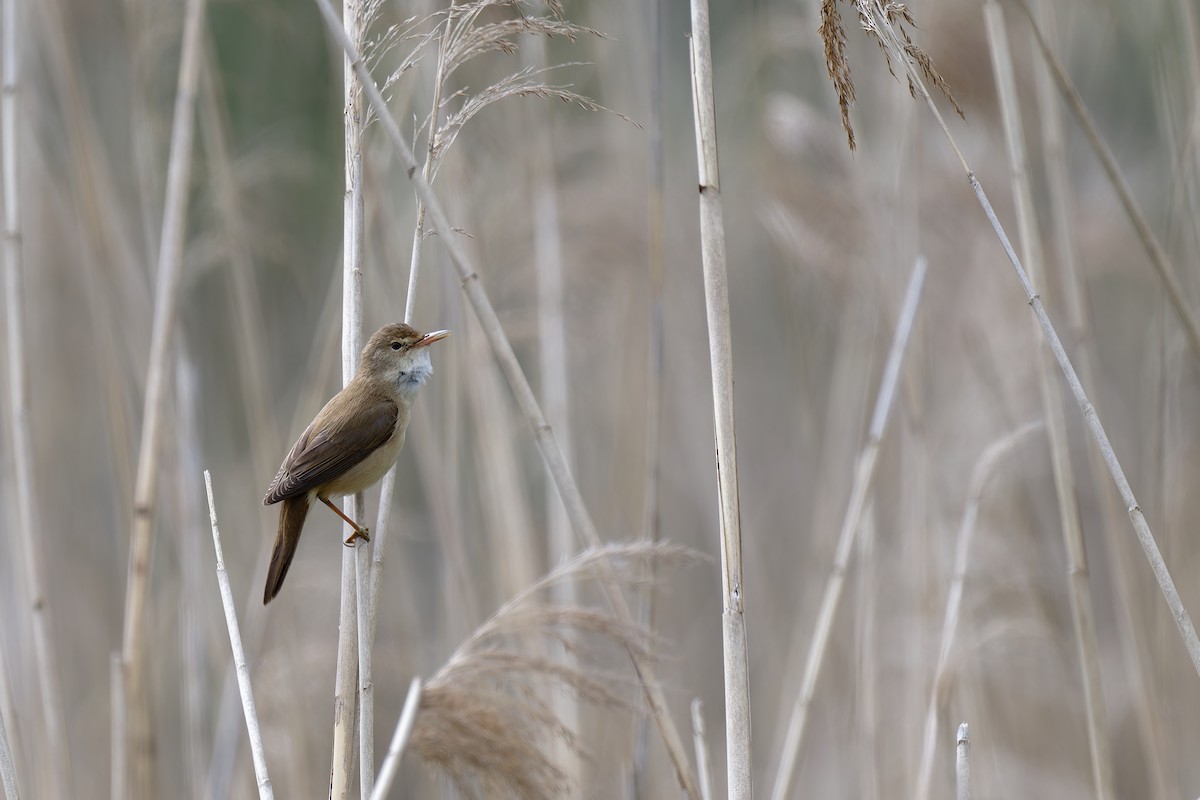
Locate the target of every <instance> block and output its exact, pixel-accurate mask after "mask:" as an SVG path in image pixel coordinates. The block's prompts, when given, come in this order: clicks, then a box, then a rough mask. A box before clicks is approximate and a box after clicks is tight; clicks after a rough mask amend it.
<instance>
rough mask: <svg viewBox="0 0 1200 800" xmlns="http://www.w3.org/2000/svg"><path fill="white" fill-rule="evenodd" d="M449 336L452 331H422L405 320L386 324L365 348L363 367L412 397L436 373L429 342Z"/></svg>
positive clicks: (401, 392) (376, 332) (361, 364)
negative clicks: (430, 354)
mask: <svg viewBox="0 0 1200 800" xmlns="http://www.w3.org/2000/svg"><path fill="white" fill-rule="evenodd" d="M449 335H450V331H434V332H433V333H421V332H420V331H419V330H417V329H416V328H414V327H412V326H411V325H405V324H404V323H403V322H397V323H394V324H392V325H384V326H383V327H382V328H380V329H379V330H377V331H375V334H374V335H373V336H371V339H370V341H368V342H367V346H366V347H364V348H363V351H362V361H361V363H360V366H359V369H361V370H363V371H364V372H366V373H367V374H368V375H370V376H371V377H373V378H376V379H378V380H382V381H385V382H387V383H389V384H391V385H393V386H395V387H396V388H397V390H399V392H400V394H402V395H405V396H408V397H411V396H412V395H414V394H416V392H417V390H418V389H420V388H421V384H423V383H424V382H425V381H426V380H427V379H428V378H429V376H430V375H432V374H433V366H432V365H431V364H430V363H429V345H431V344H433V343H434V342H436V341H439V340H441V339H445V338H446V337H447V336H449Z"/></svg>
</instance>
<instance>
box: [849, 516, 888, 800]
mask: <svg viewBox="0 0 1200 800" xmlns="http://www.w3.org/2000/svg"><path fill="white" fill-rule="evenodd" d="M875 515H876V509H875V502H874V500H872V501H871V502H870V503H868V504H867V507H866V509H864V510H863V521H862V533H861V534H859V537H858V548H857V551H858V552H857V553H856V554H855V555H856V560H857V562H858V574H859V578H858V581H857V584H858V597H857V598H855V603H854V610H855V625H854V627H855V634H856V639H857V647H858V653H857V657H856V658H855V661H856V662H857V670H856V671H857V675H856V676H855V677H856V679H857V680H858V687H859V689H858V691H859V692H860V698H859V701H858V702H857V703H856V704H855V705H856V706H857V707H858V708H857V713H856V717H857V720H856V722H857V723H858V730H859V736H860V737H861V738H860V741H859V743H858V747H857V748H855V750H856V754H857V756H858V758H859V762H860V766H859V768H858V781H859V789H858V797H859V800H874V798H876V797H878V796H879V775H878V765H877V763H876V762H877V760H878V720H877V718H876V715H877V713H878V708H877V704H878V702H879V699H878V690H877V684H878V683H879V658H878V648H877V647H876V642H877V640H878V637H879V623H878V618H879V617H878V605H879V594H880V592H879V587H880V586H881V585H882V583H881V582H880V579H879V569H878V559H877V558H876V557H875V537H876V521H875Z"/></svg>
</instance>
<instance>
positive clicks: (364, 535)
mask: <svg viewBox="0 0 1200 800" xmlns="http://www.w3.org/2000/svg"><path fill="white" fill-rule="evenodd" d="M321 502H322V503H324V504H325V505H327V506H329V508H330V509H332V510H333V513H335V514H337V515H338V516H339V517H341V518H342V519H344V520H345V521H346V524H347V525H349V526H350V527H351V528H354V533H352V534H350V536H349V538H347V539H346V541H345V542H344V544H345V545H346V546H347V547H353V546H354V543H355V542H356V541H358V540H359V539H362V540H363V541H364V542H369V541H371V529H370V528H364V527H362V526H361V525H359V524H358V523H357V522H355V521H354V520H352V519H350V518H349V517H347V516H346V515H345V513H343V511H342V510H341V509H340V508H338V507H337V506H335V505H334V504H333V503H332V502H330V500H329V499H328V498H326V497H322V498H321Z"/></svg>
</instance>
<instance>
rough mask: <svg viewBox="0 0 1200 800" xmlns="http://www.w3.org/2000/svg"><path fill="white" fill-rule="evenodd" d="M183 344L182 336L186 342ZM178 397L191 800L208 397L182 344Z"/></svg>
mask: <svg viewBox="0 0 1200 800" xmlns="http://www.w3.org/2000/svg"><path fill="white" fill-rule="evenodd" d="M180 338H181V339H182V337H180ZM176 351H177V353H176V356H175V370H174V371H175V398H176V408H177V411H176V420H177V423H176V425H175V436H174V437H173V439H174V445H175V447H174V451H175V463H174V464H172V465H171V466H170V467H169V469H170V470H171V471H172V472H173V473H174V475H173V477H174V484H175V486H174V489H175V498H176V500H175V502H176V503H177V508H178V512H177V513H178V519H179V531H178V542H179V544H178V555H177V563H178V569H179V582H178V589H179V597H178V606H179V611H178V615H179V616H178V619H179V628H178V629H179V680H178V681H177V684H176V688H177V690H178V692H179V709H180V717H181V720H180V723H179V731H180V743H181V745H182V749H183V762H184V767H183V770H182V772H183V779H182V783H183V785H184V786H185V787H187V788H186V789H185V791H186V793H187V794H188V796H189V797H195V798H202V797H204V771H205V768H204V764H205V761H206V759H205V754H204V748H205V745H207V744H208V742H207V739H208V737H207V735H206V733H205V722H206V719H205V717H206V715H207V713H208V708H209V706H210V703H211V701H210V699H209V697H208V691H207V681H208V658H207V655H208V654H207V653H205V635H204V634H205V630H204V620H205V619H207V616H206V615H205V614H204V613H203V612H204V609H203V608H202V607H201V606H202V598H204V597H205V594H204V582H203V566H202V565H203V564H204V555H203V553H202V552H201V551H202V549H203V548H202V547H201V544H202V542H203V541H204V540H203V538H202V537H201V535H200V534H201V531H200V525H199V520H200V519H202V518H203V514H202V509H201V505H200V503H199V502H198V500H199V498H198V497H197V492H196V486H195V480H196V477H195V476H197V475H200V474H202V473H203V466H202V460H201V454H202V453H203V452H204V449H203V446H202V445H201V444H200V433H199V431H198V427H199V425H198V423H199V420H198V418H197V413H198V408H197V403H198V398H200V397H201V396H202V394H201V388H200V385H199V383H200V381H199V376H198V370H197V369H196V366H195V364H194V363H193V362H192V361H190V360H189V359H188V356H187V349H186V347H185V346H184V344H183V343H182V342H180V343H179V344H178V345H177V346H176Z"/></svg>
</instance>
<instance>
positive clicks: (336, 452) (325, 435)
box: [263, 395, 400, 506]
mask: <svg viewBox="0 0 1200 800" xmlns="http://www.w3.org/2000/svg"><path fill="white" fill-rule="evenodd" d="M341 399H342V396H341V395H339V396H337V397H335V398H334V399H333V401H331V402H330V403H329V405H327V406H326V407H325V408H323V409H321V413H320V414H317V418H316V419H314V420H313V421H312V424H311V425H309V426H308V429H307V430H306V431H304V433H302V434H301V435H300V438H299V440H297V442H296V444H295V446H293V447H292V452H290V453H288V455H287V458H285V459H284V460H283V466H281V467H280V468H279V473H278V474H277V475H276V476H275V480H273V481H271V486H270V488H269V489H267V496H266V497H264V498H263V505H267V506H269V505H271V504H272V503H278V502H279V501H280V500H283V499H285V498H288V497H295V496H297V495H301V494H305V493H306V492H308V491H310V490H312V489H315V488H316V487H318V486H321V485H322V484H326V483H328V482H329V481H331V480H333V479H334V478H336V477H338V476H339V475H342V474H344V473H345V472H347V471H348V470H349V469H350V468H351V467H353V466H354V465H355V464H358V463H359V462H360V461H362V460H363V459H364V458H366V457H367V456H369V455H370V454H371V453H372V452H373V451H374V450H375V449H376V448H377V447H379V446H380V445H382V444H383V443H384V442H386V441H387V440H388V439H390V438H391V436H392V433H393V432H395V430H396V419H397V418H398V417H399V415H400V410H399V409H398V408H397V407H396V404H395V403H394V402H392V401H391V400H389V399H387V398H386V397H376V398H373V399H372V401H371V402H370V403H367V404H364V405H363V406H360V407H359V408H357V409H356V412H355V414H354V415H353V416H354V424H353V425H346V424H339V423H338V420H343V421H344V420H345V419H346V417H347V415H345V414H338V413H336V412H337V411H338V410H341V409H340V406H341V403H340V402H339V401H340V400H341Z"/></svg>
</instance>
